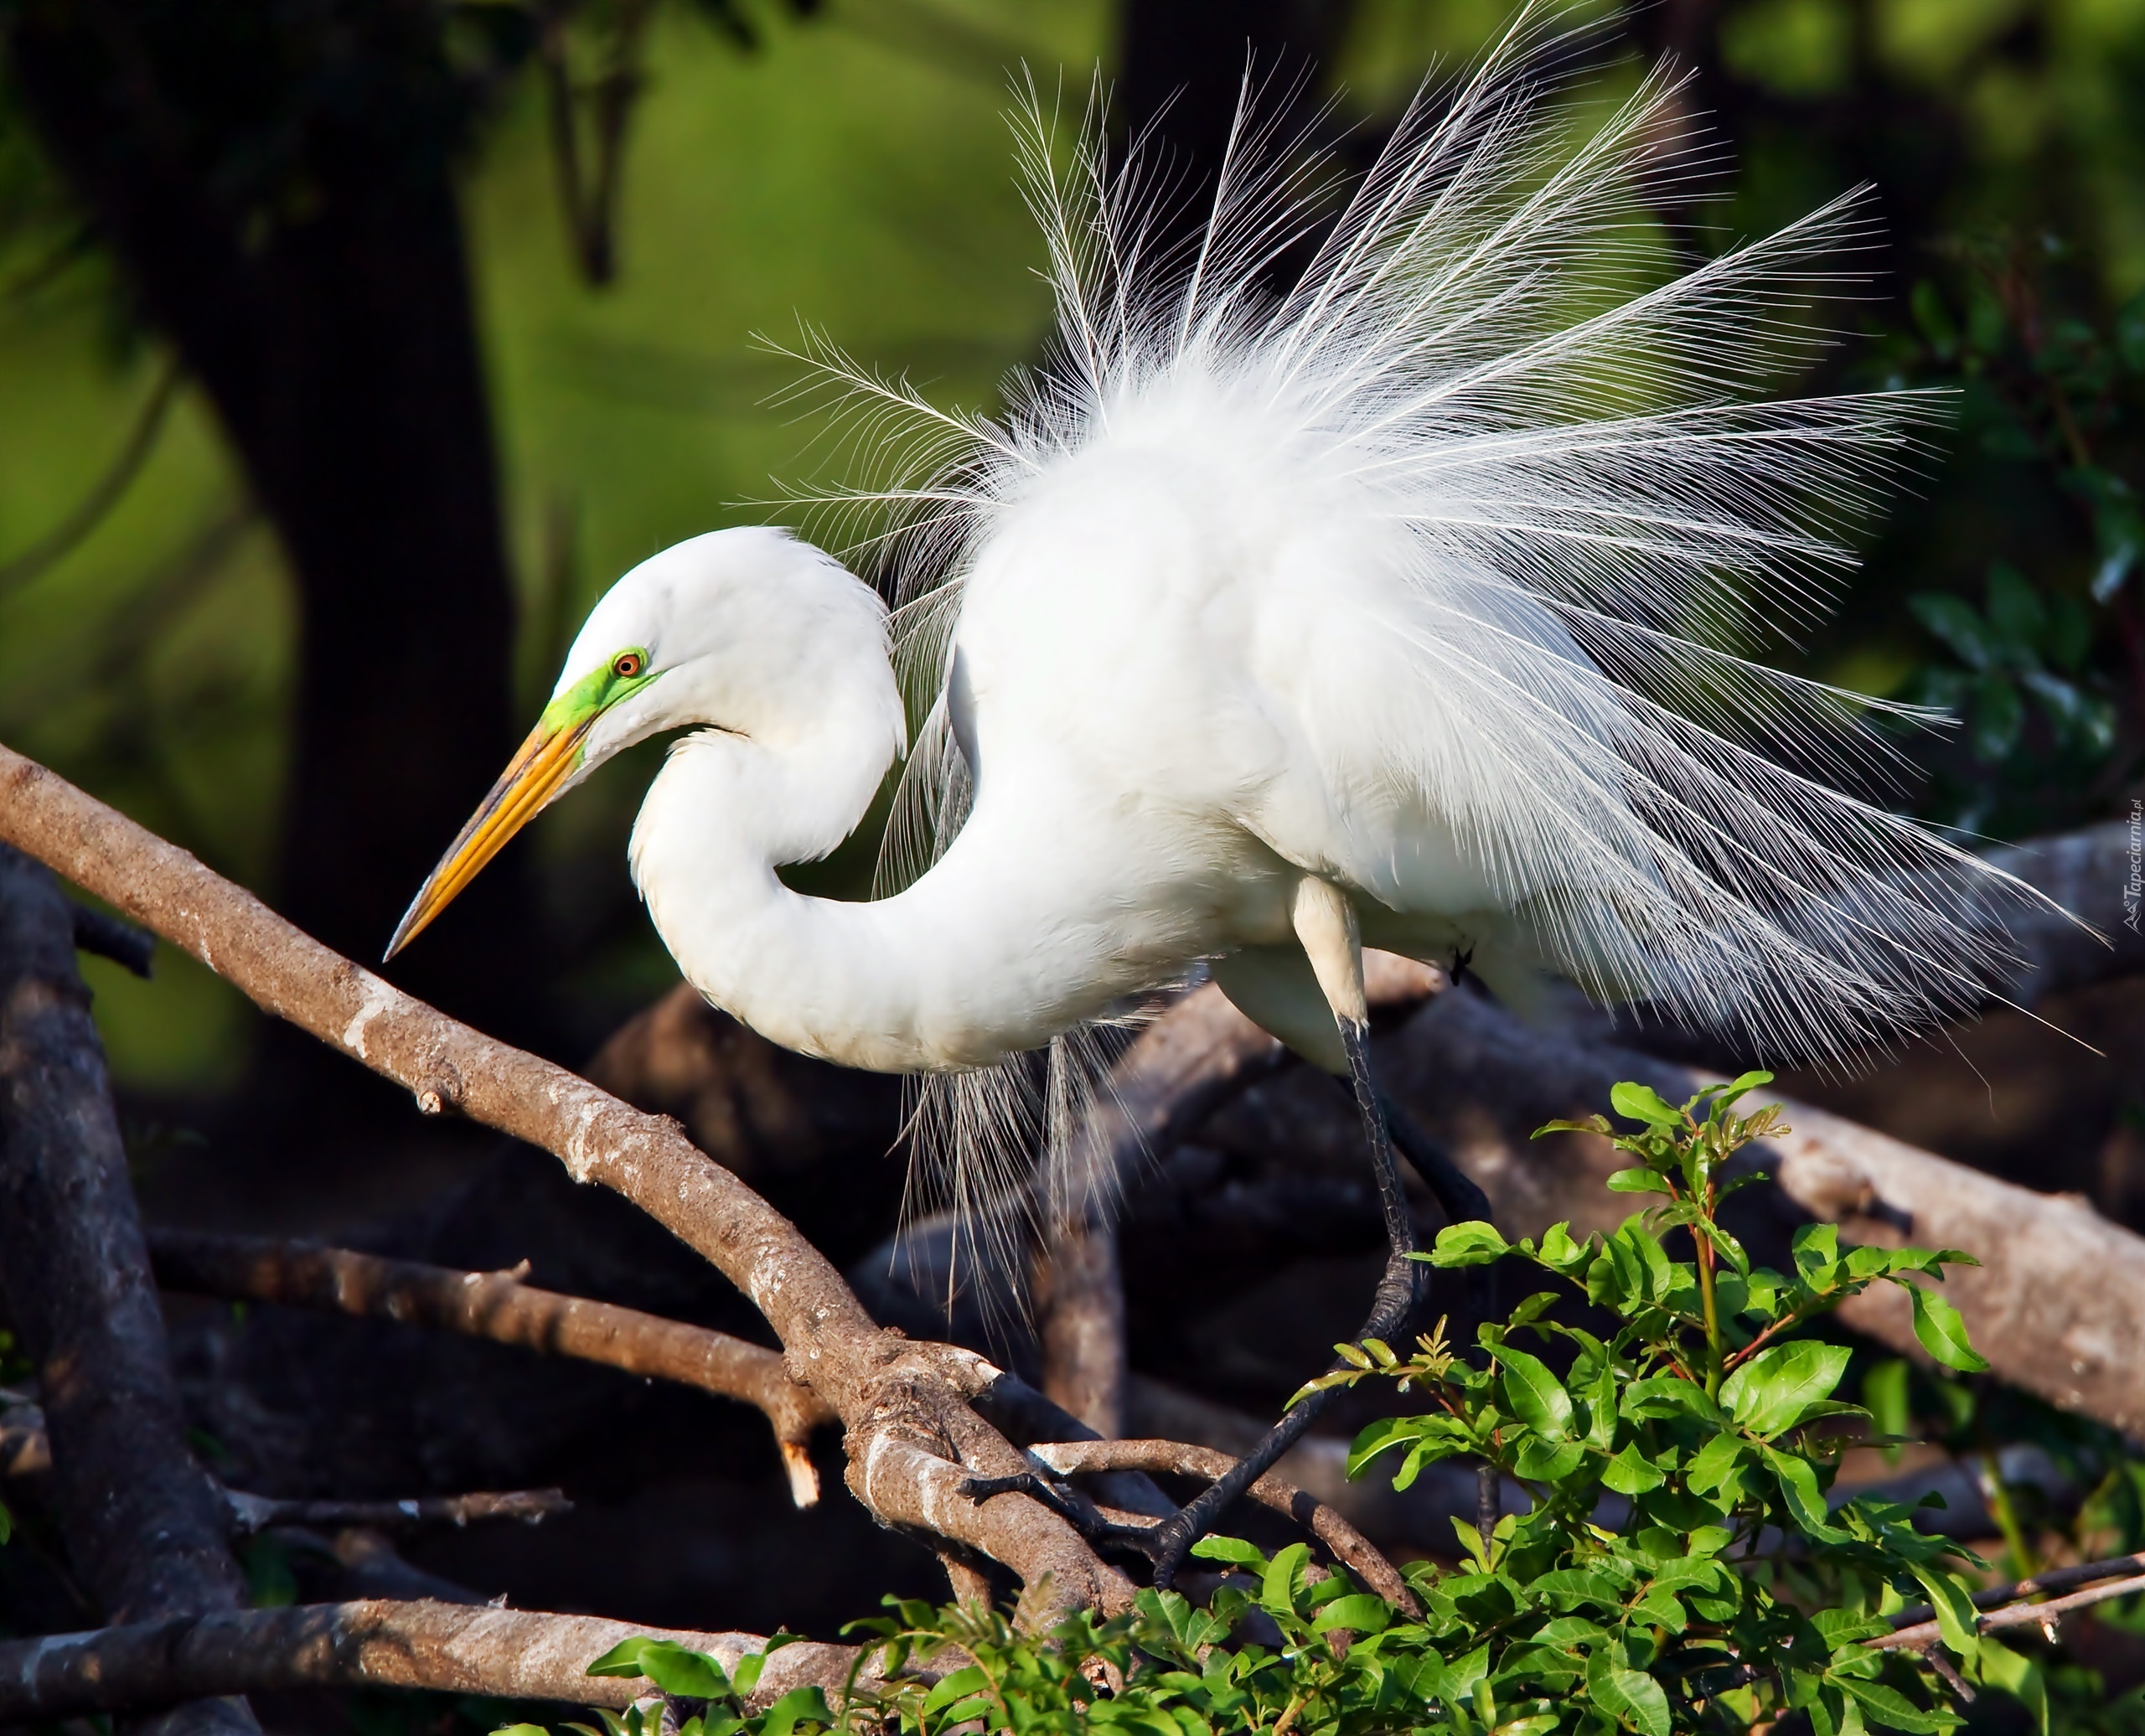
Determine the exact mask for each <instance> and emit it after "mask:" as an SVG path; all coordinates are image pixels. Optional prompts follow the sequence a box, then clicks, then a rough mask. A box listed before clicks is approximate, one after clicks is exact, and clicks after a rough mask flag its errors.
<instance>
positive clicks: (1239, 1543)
mask: <svg viewBox="0 0 2145 1736" xmlns="http://www.w3.org/2000/svg"><path fill="white" fill-rule="evenodd" d="M1388 1420H1397V1419H1392V1418H1388ZM1375 1427H1377V1424H1375V1423H1373V1424H1372V1428H1375ZM1363 1432H1364V1433H1365V1434H1368V1433H1370V1430H1369V1429H1365V1430H1364V1431H1363ZM1348 1475H1350V1476H1353V1475H1355V1470H1354V1469H1353V1467H1351V1468H1350V1470H1349V1472H1348ZM1191 1553H1193V1554H1194V1555H1196V1556H1197V1557H1198V1558H1200V1559H1201V1560H1202V1561H1226V1562H1231V1563H1234V1564H1235V1565H1236V1566H1238V1567H1240V1568H1251V1569H1252V1570H1253V1572H1255V1573H1264V1572H1265V1571H1266V1556H1265V1553H1264V1551H1263V1550H1259V1549H1255V1548H1253V1547H1252V1546H1251V1545H1250V1544H1249V1543H1247V1542H1244V1540H1243V1538H1242V1537H1222V1536H1220V1535H1218V1534H1217V1533H1215V1532H1208V1533H1207V1535H1206V1536H1205V1537H1202V1538H1200V1540H1199V1541H1198V1542H1196V1543H1194V1544H1193V1545H1192V1546H1191Z"/></svg>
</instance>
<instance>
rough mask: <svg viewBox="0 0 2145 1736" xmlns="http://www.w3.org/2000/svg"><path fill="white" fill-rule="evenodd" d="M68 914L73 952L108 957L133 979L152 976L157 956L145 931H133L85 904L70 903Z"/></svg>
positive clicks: (127, 924)
mask: <svg viewBox="0 0 2145 1736" xmlns="http://www.w3.org/2000/svg"><path fill="white" fill-rule="evenodd" d="M68 911H69V912H70V914H71V915H72V916H73V917H74V919H75V950H76V951H77V952H83V953H95V954H96V956H97V957H98V958H109V959H111V962H112V963H113V964H118V965H122V966H124V967H125V968H126V969H128V970H131V971H132V972H133V973H134V974H135V975H136V976H137V977H143V978H147V977H148V976H150V975H152V974H153V973H152V965H153V964H154V962H155V959H156V956H157V937H156V936H155V935H153V934H152V933H149V932H148V931H147V929H146V928H137V927H135V926H134V925H133V924H132V922H121V921H120V919H119V918H118V917H116V916H112V915H111V914H110V913H109V912H106V911H101V910H95V909H92V908H91V907H90V906H88V905H86V904H76V903H75V902H72V901H71V900H70V902H69V904H68Z"/></svg>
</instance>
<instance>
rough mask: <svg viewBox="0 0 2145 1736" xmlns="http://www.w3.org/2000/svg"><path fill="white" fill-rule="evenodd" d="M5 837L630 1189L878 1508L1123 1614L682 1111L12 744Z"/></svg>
mask: <svg viewBox="0 0 2145 1736" xmlns="http://www.w3.org/2000/svg"><path fill="white" fill-rule="evenodd" d="M0 840H5V841H7V842H10V843H13V844H15V845H18V847H19V848H22V849H23V850H28V852H30V853H31V854H32V855H37V856H39V858H40V859H42V860H45V861H47V862H48V863H49V865H51V866H53V867H54V869H56V870H57V871H59V873H61V874H63V875H65V876H67V877H68V878H69V879H70V880H72V881H75V883H76V884H77V885H79V886H83V887H84V888H85V889H86V890H88V891H93V892H95V893H96V894H97V896H100V897H101V898H103V899H105V900H106V902H108V903H110V904H111V905H112V906H113V907H115V908H116V909H119V910H121V911H122V912H125V913H126V914H127V915H128V916H129V917H132V919H134V920H135V921H137V922H141V923H142V924H143V925H144V926H145V927H149V928H151V929H152V930H154V931H155V932H156V933H158V934H161V935H162V936H163V938H165V939H166V940H168V941H169V942H171V943H173V945H175V946H179V947H183V948H185V949H186V950H187V951H188V952H189V953H192V954H193V955H194V957H195V958H199V960H201V962H202V963H203V964H206V965H208V966H209V969H212V970H215V971H216V972H217V973H218V974H220V975H221V976H223V977H225V978H226V979H228V980H230V982H231V983H232V984H235V986H236V987H238V988H239V989H241V990H242V991H243V992H244V993H245V994H246V995H248V996H250V997H251V999H252V1000H254V1001H256V1003H257V1004H258V1005H261V1007H263V1008H265V1009H266V1010H268V1011H269V1012H271V1013H273V1014H275V1015H277V1017H279V1018H282V1019H286V1020H289V1021H290V1022H291V1023H292V1024H293V1025H296V1026H298V1027H300V1028H301V1029H302V1030H304V1031H309V1032H311V1033H312V1034H313V1036H317V1037H318V1038H320V1039H321V1040H322V1041H325V1042H328V1043H331V1044H333V1045H334V1046H338V1047H339V1048H341V1049H342V1050H344V1051H345V1052H346V1053H348V1054H349V1055H350V1056H352V1057H354V1058H355V1059H357V1060H358V1061H359V1062H363V1063H364V1065H365V1066H367V1067H370V1068H372V1069H373V1070H374V1071H375V1072H378V1073H380V1074H382V1075H384V1076H385V1077H388V1078H390V1079H392V1080H394V1081H395V1082H396V1083H398V1084H400V1085H401V1086H402V1087H403V1088H405V1089H406V1090H407V1091H409V1092H410V1093H411V1095H412V1096H413V1097H414V1098H416V1103H417V1106H418V1108H419V1109H420V1110H421V1111H422V1112H423V1113H426V1114H438V1113H442V1111H444V1110H446V1109H447V1108H456V1109H458V1110H460V1111H461V1112H462V1113H464V1114H466V1115H468V1116H469V1117H470V1118H471V1119H474V1120H477V1121H479V1122H482V1123H483V1124H484V1125H486V1126H488V1127H493V1128H496V1129H499V1130H500V1131H501V1132H503V1133H509V1134H514V1136H515V1137H517V1138H519V1139H526V1140H528V1141H529V1142H530V1143H531V1144H535V1145H539V1146H541V1147H542V1148H543V1149H544V1150H547V1151H550V1153H551V1154H552V1155H554V1156H556V1157H557V1158H559V1159H560V1160H561V1161H562V1162H563V1163H564V1164H565V1165H566V1169H567V1170H568V1172H569V1173H570V1174H571V1175H573V1177H574V1178H575V1179H576V1181H583V1182H598V1183H601V1184H602V1185H603V1186H607V1187H609V1188H612V1189H613V1190H615V1191H617V1192H618V1193H619V1194H621V1195H623V1196H624V1197H625V1198H627V1199H628V1200H630V1201H633V1203H634V1204H635V1205H637V1206H639V1207H640V1208H641V1209H642V1210H643V1211H644V1212H648V1213H649V1216H650V1217H654V1219H655V1220H656V1221H657V1222H659V1223H661V1224H662V1225H663V1226H664V1227H665V1228H667V1229H668V1230H669V1231H670V1232H671V1233H672V1234H674V1235H675V1236H677V1237H679V1238H680V1240H681V1241H683V1242H685V1243H686V1244H687V1245H688V1246H689V1247H690V1248H694V1249H695V1250H696V1251H697V1252H699V1253H700V1254H702V1255H703V1256H705V1257H706V1258H707V1259H709V1260H710V1261H711V1262H712V1263H714V1264H715V1265H716V1267H717V1268H719V1269H720V1270H721V1272H722V1273H723V1274H724V1275H725V1276H726V1277H727V1278H729V1279H730V1280H731V1282H732V1283H733V1284H737V1287H738V1288H739V1289H741V1290H742V1291H743V1292H744V1293H745V1294H746V1295H747V1297H749V1298H750V1299H752V1303H753V1305H755V1306H756V1307H757V1308H758V1310H760V1312H761V1313H762V1315H765V1316H766V1318H767V1320H768V1324H769V1325H772V1326H773V1328H774V1330H775V1332H776V1334H777V1336H778V1337H780V1338H781V1340H782V1341H783V1347H784V1353H785V1356H786V1358H787V1361H788V1367H789V1368H790V1369H791V1371H792V1372H793V1373H794V1374H795V1375H796V1376H797V1377H799V1379H800V1380H802V1381H804V1382H806V1383H807V1384H809V1386H810V1387H812V1389H813V1390H814V1392H817V1393H818V1394H819V1397H820V1398H822V1399H823V1400H824V1401H825V1402H826V1403H827V1404H828V1405H829V1407H830V1408H832V1409H833V1410H834V1411H835V1413H836V1414H837V1415H838V1416H839V1417H840V1418H841V1420H842V1423H843V1424H844V1427H845V1429H846V1431H847V1435H846V1441H845V1444H846V1447H847V1449H848V1453H849V1474H848V1481H849V1485H850V1488H851V1489H852V1490H853V1491H855V1493H856V1495H857V1496H859V1497H860V1498H861V1500H862V1501H864V1503H865V1505H866V1506H868V1507H870V1508H871V1510H872V1511H874V1512H875V1513H876V1514H878V1515H879V1516H881V1518H883V1519H886V1520H887V1521H888V1522H892V1523H894V1524H897V1525H902V1526H906V1527H911V1528H912V1529H915V1530H917V1531H920V1532H927V1533H930V1534H934V1535H937V1536H939V1537H946V1538H949V1539H951V1540H953V1541H954V1542H960V1543H964V1544H966V1545H967V1546H968V1547H970V1548H973V1549H975V1550H978V1551H980V1552H981V1553H984V1554H985V1555H988V1556H990V1558H992V1559H994V1560H995V1561H998V1562H1000V1563H1003V1564H1004V1565H1005V1566H1006V1567H1008V1568H1010V1569H1012V1571H1013V1572H1014V1573H1016V1574H1017V1575H1018V1576H1019V1578H1021V1581H1022V1582H1023V1584H1026V1585H1028V1586H1030V1587H1041V1585H1043V1584H1044V1583H1045V1581H1046V1580H1047V1582H1048V1585H1049V1588H1050V1590H1049V1597H1050V1599H1051V1600H1052V1601H1053V1602H1055V1603H1057V1604H1061V1605H1077V1604H1088V1605H1094V1606H1099V1607H1103V1608H1106V1609H1114V1608H1118V1607H1121V1606H1122V1605H1123V1604H1125V1603H1126V1602H1127V1601H1128V1600H1129V1598H1130V1595H1131V1586H1130V1584H1129V1581H1127V1580H1126V1579H1125V1578H1124V1576H1123V1575H1122V1574H1121V1573H1118V1572H1117V1571H1116V1570H1114V1568H1109V1567H1106V1566H1104V1564H1103V1563H1102V1562H1101V1561H1100V1560H1099V1559H1098V1558H1097V1557H1096V1555H1095V1554H1094V1553H1093V1551H1092V1550H1091V1549H1089V1548H1088V1546H1087V1545H1086V1543H1085V1542H1083V1541H1082V1540H1081V1539H1080V1537H1079V1536H1078V1533H1077V1532H1075V1531H1074V1530H1073V1529H1072V1527H1071V1526H1070V1525H1068V1524H1067V1523H1066V1522H1065V1521H1064V1520H1062V1518H1060V1517H1058V1516H1057V1515H1056V1514H1054V1513H1052V1512H1050V1511H1048V1510H1047V1508H1045V1507H1043V1506H1041V1505H1040V1504H1038V1503H1036V1502H1035V1501H1031V1500H1028V1499H1027V1498H1026V1497H1025V1496H1018V1495H1000V1496H995V1497H993V1498H992V1499H990V1500H989V1501H981V1502H970V1501H967V1500H966V1499H964V1498H963V1497H961V1496H959V1495H958V1494H957V1493H956V1491H957V1490H958V1487H959V1485H960V1484H961V1483H962V1482H964V1481H965V1480H967V1478H968V1477H969V1475H972V1474H973V1475H985V1476H1002V1475H1013V1474H1016V1473H1018V1472H1019V1471H1020V1470H1021V1469H1022V1468H1023V1467H1024V1465H1025V1464H1026V1460H1024V1459H1023V1458H1022V1457H1021V1454H1020V1453H1019V1452H1018V1451H1017V1450H1016V1449H1015V1448H1013V1447H1012V1446H1011V1445H1010V1444H1008V1443H1007V1442H1006V1441H1005V1439H1003V1437H1001V1436H1000V1435H998V1434H995V1432H993V1431H992V1430H991V1429H990V1428H989V1427H988V1426H987V1425H985V1423H983V1422H982V1421H981V1419H980V1418H977V1417H976V1416H975V1415H974V1413H973V1412H971V1411H969V1409H968V1408H967V1406H966V1405H965V1403H963V1402H962V1396H961V1394H960V1392H959V1391H958V1390H957V1388H956V1387H955V1385H954V1380H953V1378H952V1377H951V1376H952V1373H953V1372H954V1369H955V1367H956V1365H957V1364H958V1363H959V1362H960V1361H963V1360H964V1356H963V1353H959V1352H955V1351H949V1350H947V1349H945V1348H944V1347H943V1346H928V1345H917V1344H912V1343H911V1342H908V1341H906V1340H903V1339H902V1338H899V1337H897V1336H892V1335H890V1334H887V1333H885V1332H882V1331H881V1330H879V1328H878V1327H877V1326H876V1325H874V1324H873V1323H872V1321H871V1318H870V1316H869V1315H866V1313H865V1311H864V1310H863V1308H862V1306H861V1305H860V1304H859V1303H858V1302H857V1300H856V1299H855V1296H854V1295H853V1294H851V1293H850V1289H849V1287H848V1285H847V1284H845V1283H843V1281H842V1279H841V1275H840V1274H839V1273H838V1272H837V1271H835V1268H833V1267H832V1266H831V1265H830V1264H829V1263H828V1262H827V1261H826V1259H825V1258H824V1257H823V1256H822V1255H821V1254H820V1253H819V1251H818V1250H817V1249H816V1248H813V1247H812V1246H811V1244H810V1243H808V1242H807V1241H806V1240H805V1239H804V1237H802V1236H801V1235H799V1233H798V1232H797V1230H796V1227H794V1226H793V1225H792V1224H791V1223H790V1222H788V1220H787V1219H785V1218H784V1217H782V1215H781V1214H780V1213H779V1212H776V1211H775V1210H774V1209H773V1207H772V1206H769V1205H768V1203H767V1201H764V1200H762V1198H761V1197H760V1196H758V1195H757V1194H756V1193H754V1192H753V1191H752V1190H751V1189H750V1188H748V1187H747V1186H745V1185H744V1184H743V1183H742V1181H739V1180H738V1179H737V1177H736V1176H735V1175H731V1174H730V1173H729V1172H728V1171H727V1170H724V1169H723V1168H721V1165H717V1164H716V1163H714V1162H713V1161H711V1160H710V1159H709V1158H708V1157H707V1156H706V1155H705V1154H703V1153H702V1152H700V1151H699V1150H696V1149H695V1147H694V1146H693V1145H692V1144H691V1143H690V1141H688V1140H687V1139H686V1138H685V1134H684V1133H683V1131H682V1129H680V1128H679V1126H678V1125H677V1124H676V1123H675V1122H671V1121H667V1120H663V1119H658V1118H656V1117H654V1116H649V1115H643V1114H641V1113H639V1112H638V1111H637V1110H634V1109H633V1108H629V1107H628V1106H627V1105H626V1104H624V1103H620V1102H619V1101H618V1099H617V1098H612V1097H611V1096H609V1095H608V1094H607V1093H604V1092H602V1091H599V1090H597V1088H595V1087H594V1086H592V1085H591V1084H590V1083H589V1082H587V1080H585V1079H582V1078H580V1077H576V1075H574V1074H572V1073H570V1072H566V1070H565V1069H564V1068H563V1067H555V1066H553V1065H551V1064H550V1062H545V1061H541V1060H540V1059H538V1058H537V1057H535V1056H533V1055H530V1054H527V1053H525V1052H524V1051H519V1050H517V1049H514V1048H511V1047H509V1046H507V1045H506V1044H504V1043H500V1042H497V1041H494V1040H493V1039H491V1038H489V1037H487V1036H483V1034H482V1033H481V1032H478V1031H473V1030H471V1029H470V1028H469V1027H468V1026H465V1025H462V1024H460V1023H458V1022H457V1021H456V1020H452V1019H449V1018H447V1016H446V1015H443V1014H442V1013H440V1012H438V1011H437V1010H435V1009H434V1008H432V1007H430V1006H427V1005H425V1004H424V1003H423V1002H422V1001H420V1000H416V999H414V998H413V997H411V996H410V995H405V994H404V993H403V992H402V991H401V989H396V988H395V986H394V985H393V984H390V983H388V982H386V981H385V980H384V979H381V978H380V977H378V976H375V974H373V973H372V972H370V971H369V970H366V969H363V968H362V967H360V966H359V965H356V964H352V963H351V962H350V961H349V959H347V958H341V957H339V955H338V954H336V953H333V952H332V951H330V950H329V949H328V948H326V947H324V946H323V945H321V944H320V943H319V942H318V941H316V940H314V939H313V938H311V937H310V936H309V935H307V934H305V933H302V932H301V931H300V930H298V929H297V928H296V927H293V926H292V924H291V923H289V922H286V921H284V920H283V919H282V917H278V916H277V915H276V914H275V912H272V911H271V910H270V909H269V908H268V907H266V905H264V904H262V903H261V902H260V901H259V900H258V899H256V898H255V897H254V896H252V895H251V893H249V892H247V891H244V890H243V889H242V888H240V887H238V886H233V885H232V884H231V883H230V881H225V880H224V879H222V878H221V877H220V876H217V875H215V874H214V873H212V872H210V871H209V870H208V869H207V868H205V867H204V866H203V865H201V864H200V863H199V861H197V860H194V858H193V857H192V856H190V855H188V854H187V853H186V852H185V851H183V850H179V849H178V848H177V847H176V846H174V845H170V844H168V843H166V842H164V841H163V840H162V839H159V838H158V837H156V836H155V835H154V834H152V833H149V832H147V831H146V830H144V829H142V827H140V826H137V825H136V824H134V823H133V822H132V821H131V820H129V819H126V818H125V817H124V816H123V815H121V814H118V813H116V812H115V811H114V810H112V809H109V808H106V806H104V804H103V803H100V802H97V801H95V800H94V799H92V798H90V797H89V796H87V795H85V794H84V793H82V792H81V791H80V790H78V789H76V788H74V787H73V786H72V785H71V784H69V783H66V782H65V780H64V779H62V778H58V777H56V776H54V774H53V773H52V772H49V771H47V770H45V768H44V767H41V766H39V765H38V764H36V763H35V762H33V761H30V760H27V759H25V758H23V757H22V756H21V755H19V754H17V753H14V752H12V751H10V750H8V749H7V748H5V747H0ZM965 1360H966V1361H979V1360H980V1359H976V1358H966V1359H965ZM994 1372H995V1371H994ZM983 1383H985V1382H984V1381H983V1378H982V1377H976V1384H978V1385H980V1384H983ZM948 1455H952V1456H951V1458H949V1457H948ZM954 1460H959V1462H958V1463H956V1462H954Z"/></svg>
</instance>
